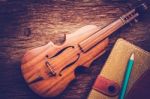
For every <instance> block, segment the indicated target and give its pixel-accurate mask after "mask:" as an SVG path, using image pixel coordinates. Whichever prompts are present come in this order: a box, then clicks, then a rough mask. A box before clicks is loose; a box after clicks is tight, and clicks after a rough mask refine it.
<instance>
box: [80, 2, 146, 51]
mask: <svg viewBox="0 0 150 99" xmlns="http://www.w3.org/2000/svg"><path fill="white" fill-rule="evenodd" d="M146 9H147V6H146V5H145V4H144V3H143V4H141V5H140V6H138V7H137V8H135V9H132V10H131V11H129V12H128V13H126V14H124V15H123V16H121V17H120V18H119V19H117V20H116V21H114V22H113V23H111V24H109V25H108V26H106V27H104V28H103V29H100V30H98V31H97V32H94V33H93V35H91V36H90V37H89V38H87V39H85V40H83V41H82V42H80V43H79V47H80V48H81V50H82V51H83V52H87V51H88V50H90V49H91V48H92V47H94V46H96V44H98V43H99V42H101V41H102V40H104V39H105V38H107V37H108V36H109V35H111V34H112V33H114V32H115V31H116V30H118V29H119V28H121V27H122V26H124V25H125V24H127V23H129V22H131V21H132V20H134V19H135V18H136V17H138V16H139V15H140V14H141V13H143V12H144V11H145V10H146Z"/></svg>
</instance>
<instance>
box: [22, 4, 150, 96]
mask: <svg viewBox="0 0 150 99" xmlns="http://www.w3.org/2000/svg"><path fill="white" fill-rule="evenodd" d="M146 9H147V6H146V4H145V3H143V4H141V5H140V6H138V7H137V8H135V9H132V10H131V11H129V12H128V13H126V14H124V15H123V16H121V17H120V18H119V19H117V20H116V21H114V22H112V23H111V24H109V25H108V26H106V27H104V28H102V29H100V28H99V27H98V26H95V25H87V26H84V27H82V28H80V29H78V30H77V31H76V32H74V33H71V34H69V35H66V39H65V42H64V43H63V44H61V45H54V43H53V42H49V43H48V44H46V45H44V46H41V47H38V48H34V49H32V50H29V51H27V52H26V53H25V55H24V56H23V59H22V64H21V71H22V75H23V77H24V79H25V81H26V83H27V84H28V85H29V87H30V88H31V89H32V90H33V91H34V92H35V93H37V94H38V95H40V96H43V97H54V96H57V95H59V94H60V93H61V92H62V91H63V90H64V89H65V88H66V87H67V85H68V84H69V83H70V82H71V81H72V80H73V79H74V78H75V69H76V68H77V67H78V66H84V67H86V68H88V67H89V66H90V64H91V63H92V62H93V61H94V60H95V59H97V58H98V57H100V56H101V55H102V54H104V52H105V49H106V47H107V46H108V43H109V39H108V36H110V35H111V34H112V33H114V32H115V31H116V30H118V29H119V28H121V27H122V26H124V25H125V24H127V23H129V22H131V21H132V20H134V19H135V18H137V17H138V16H139V15H140V14H141V13H142V12H143V11H145V10H146Z"/></svg>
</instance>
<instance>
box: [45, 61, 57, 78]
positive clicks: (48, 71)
mask: <svg viewBox="0 0 150 99" xmlns="http://www.w3.org/2000/svg"><path fill="white" fill-rule="evenodd" d="M45 65H46V70H47V73H48V76H50V77H52V76H56V72H55V70H54V68H53V67H52V66H51V65H50V63H49V62H48V61H46V62H45Z"/></svg>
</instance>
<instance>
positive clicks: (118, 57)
mask: <svg viewBox="0 0 150 99" xmlns="http://www.w3.org/2000/svg"><path fill="white" fill-rule="evenodd" d="M131 53H134V55H135V59H134V65H133V69H132V73H131V76H130V80H129V83H128V87H127V91H126V95H127V94H128V92H129V90H130V89H131V88H132V86H133V84H134V83H135V82H136V81H137V80H138V79H139V78H140V77H141V75H142V74H143V73H144V72H145V71H147V70H148V69H149V67H150V65H149V64H150V53H149V52H147V51H145V50H143V49H141V48H139V47H137V46H135V45H133V44H131V43H129V42H128V41H126V40H123V39H118V40H117V42H116V44H115V45H114V47H113V49H112V52H111V54H110V55H109V57H108V59H107V61H106V63H105V65H104V67H103V69H102V71H101V72H100V74H99V75H98V77H97V79H96V81H95V83H94V85H93V88H92V90H91V92H90V94H89V96H88V99H118V95H119V92H120V88H121V85H122V81H123V78H124V73H125V70H126V66H127V63H128V60H129V58H130V55H131Z"/></svg>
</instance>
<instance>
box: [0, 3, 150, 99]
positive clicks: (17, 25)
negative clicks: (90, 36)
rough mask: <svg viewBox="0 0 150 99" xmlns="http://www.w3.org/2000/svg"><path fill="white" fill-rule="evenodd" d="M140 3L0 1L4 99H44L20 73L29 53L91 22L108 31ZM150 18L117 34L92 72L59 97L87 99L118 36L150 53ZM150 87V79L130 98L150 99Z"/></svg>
mask: <svg viewBox="0 0 150 99" xmlns="http://www.w3.org/2000/svg"><path fill="white" fill-rule="evenodd" d="M135 4H136V3H135V1H133V0H130V1H128V2H127V3H123V2H111V0H76V1H75V0H70V1H69V0H28V1H26V0H22V1H21V0H0V99H41V97H39V96H37V95H36V94H34V93H33V92H32V91H31V90H30V89H29V88H28V86H27V85H26V83H25V81H24V79H23V77H22V75H21V69H20V64H21V58H22V57H23V55H24V53H25V51H26V50H29V49H32V48H35V47H39V46H42V45H45V44H46V43H48V42H49V41H53V42H54V43H55V44H61V43H62V42H63V41H64V34H69V33H72V32H74V31H76V30H77V29H78V28H80V27H82V26H85V25H88V24H95V25H98V26H100V27H104V26H106V25H107V24H109V23H111V22H112V21H114V20H115V19H117V18H118V17H119V16H120V15H122V14H123V13H126V11H129V10H130V8H131V6H133V5H135ZM149 17H150V11H148V13H146V14H144V15H143V18H141V19H140V21H139V22H138V23H133V24H132V25H131V24H130V25H126V26H125V27H123V28H121V29H120V30H118V31H117V32H116V33H115V34H113V35H112V36H111V37H110V38H111V40H110V44H109V47H108V48H107V52H106V53H105V54H104V55H103V56H102V57H100V58H98V59H97V60H96V61H94V62H93V63H92V65H91V67H90V68H89V69H83V68H78V69H77V71H76V75H77V77H76V79H75V80H74V81H72V82H71V83H70V84H69V86H68V87H67V89H66V90H65V91H64V92H63V93H62V94H61V95H59V96H58V97H55V98H54V99H85V98H86V97H87V95H88V93H89V91H90V90H91V87H92V85H93V82H94V80H95V79H96V76H97V75H98V74H99V72H100V70H101V68H102V66H103V64H104V62H105V61H106V59H107V57H108V55H109V53H110V51H111V49H112V47H113V45H114V43H115V41H116V40H117V38H119V37H122V38H124V39H126V40H128V41H130V42H132V43H134V44H136V45H138V46H140V47H142V48H143V49H145V50H147V51H150V24H149V23H150V18H149ZM148 75H150V73H148ZM149 83H150V78H149V77H145V78H144V79H143V80H141V81H140V85H139V87H136V88H138V89H139V90H140V91H141V92H140V93H139V94H138V95H135V94H133V95H131V96H132V99H134V98H133V97H135V96H139V97H140V96H142V95H146V96H150V90H148V89H149V88H150V84H149ZM142 90H144V91H142ZM142 93H143V94H142ZM140 94H142V95H140ZM48 99H50V98H48ZM136 99H137V98H136ZM139 99H141V98H139Z"/></svg>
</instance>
